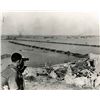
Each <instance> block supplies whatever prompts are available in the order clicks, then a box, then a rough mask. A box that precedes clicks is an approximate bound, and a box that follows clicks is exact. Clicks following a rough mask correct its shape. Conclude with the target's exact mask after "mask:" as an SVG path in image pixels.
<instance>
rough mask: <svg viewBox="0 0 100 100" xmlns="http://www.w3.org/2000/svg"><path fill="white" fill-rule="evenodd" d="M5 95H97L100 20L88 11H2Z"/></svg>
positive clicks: (99, 59)
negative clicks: (19, 92) (60, 92)
mask: <svg viewBox="0 0 100 100" xmlns="http://www.w3.org/2000/svg"><path fill="white" fill-rule="evenodd" d="M1 23H2V34H1V71H0V74H1V90H99V89H100V44H99V39H100V36H99V18H98V15H96V14H95V13H91V12H90V13H89V12H58V11H57V12H53V11H37V12H36V11H31V12H30V11H21V12H18V11H17V12H2V21H1Z"/></svg>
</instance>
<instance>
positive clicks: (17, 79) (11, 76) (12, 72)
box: [1, 53, 26, 90]
mask: <svg viewBox="0 0 100 100" xmlns="http://www.w3.org/2000/svg"><path fill="white" fill-rule="evenodd" d="M11 61H12V64H10V65H8V66H7V68H6V69H5V70H4V71H2V72H1V88H2V89H4V88H3V87H4V86H5V85H6V86H8V89H9V90H12V89H13V90H24V80H23V75H22V73H23V72H24V70H25V68H26V66H24V60H23V58H22V55H21V54H19V53H14V54H12V56H11Z"/></svg>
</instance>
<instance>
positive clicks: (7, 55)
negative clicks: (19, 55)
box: [1, 54, 11, 60]
mask: <svg viewBox="0 0 100 100" xmlns="http://www.w3.org/2000/svg"><path fill="white" fill-rule="evenodd" d="M9 57H11V54H3V55H1V60H2V59H5V58H9Z"/></svg>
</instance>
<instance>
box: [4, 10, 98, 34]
mask: <svg viewBox="0 0 100 100" xmlns="http://www.w3.org/2000/svg"><path fill="white" fill-rule="evenodd" d="M2 16H3V19H2V34H9V35H10V34H13V35H16V34H22V35H98V34H99V21H98V16H97V15H96V14H95V13H81V12H76V13H75V12H6V13H3V14H2Z"/></svg>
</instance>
